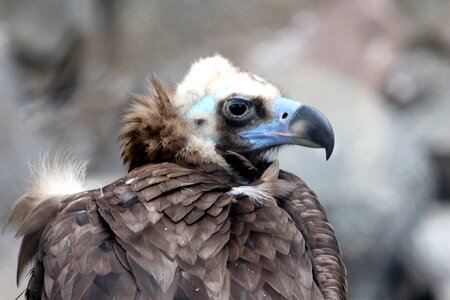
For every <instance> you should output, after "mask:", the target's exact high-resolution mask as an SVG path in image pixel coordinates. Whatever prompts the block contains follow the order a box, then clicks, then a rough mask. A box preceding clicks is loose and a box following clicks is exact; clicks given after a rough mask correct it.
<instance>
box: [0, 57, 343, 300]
mask: <svg viewBox="0 0 450 300" xmlns="http://www.w3.org/2000/svg"><path fill="white" fill-rule="evenodd" d="M131 98H132V99H131V101H130V102H131V103H130V106H129V108H128V109H127V110H126V111H125V112H124V114H123V117H122V123H121V128H120V133H119V138H118V141H119V143H120V146H121V150H122V159H123V163H124V165H125V167H126V168H127V169H128V172H127V174H126V175H125V176H124V177H122V178H120V179H118V180H116V181H114V182H112V183H110V184H108V185H106V186H103V187H101V188H97V189H94V190H84V189H83V178H84V174H85V172H84V171H85V163H83V162H79V161H77V160H76V159H74V158H73V157H72V156H70V155H55V157H54V159H51V160H47V161H45V162H43V163H41V166H40V167H39V168H38V169H37V170H36V171H35V172H34V175H33V179H32V182H31V186H30V187H29V190H28V192H27V193H26V194H24V195H23V196H22V197H20V198H19V199H18V200H17V202H16V203H15V205H14V207H13V209H12V212H11V214H10V216H9V219H8V220H7V222H6V226H8V225H15V226H16V227H17V237H21V238H22V242H21V247H20V252H19V258H18V268H17V280H19V279H20V277H21V275H22V273H23V272H24V271H25V270H27V269H29V270H30V271H29V282H28V285H27V288H26V290H25V296H26V298H27V299H298V300H300V299H339V300H341V299H347V274H346V269H345V266H344V264H343V261H342V258H341V254H340V250H339V246H338V243H337V240H336V236H335V232H334V229H333V227H332V226H331V224H330V223H329V222H328V219H327V217H326V214H325V212H324V209H323V207H322V206H321V204H320V203H319V201H318V198H317V196H316V195H315V193H314V192H313V191H312V190H311V189H309V188H308V186H306V184H305V183H304V182H303V181H302V180H301V179H300V178H299V177H297V176H296V175H294V174H291V173H288V172H286V171H283V170H280V168H279V165H278V162H277V161H276V159H275V157H276V155H275V154H276V150H277V149H279V148H280V147H283V146H285V145H301V146H306V147H314V148H324V149H325V152H326V158H327V159H328V158H329V157H330V155H331V153H332V150H333V146H334V134H333V130H332V127H331V125H330V123H329V121H328V120H327V119H326V118H325V116H324V115H323V114H322V113H320V112H319V111H318V110H316V109H315V108H312V107H310V106H307V105H304V104H301V103H300V102H297V101H294V100H291V99H289V98H287V97H284V96H283V95H282V93H281V92H280V89H279V88H277V87H276V86H275V85H274V84H272V83H270V82H268V81H267V80H265V79H263V78H261V77H259V76H257V75H255V74H252V73H250V72H247V71H244V70H242V69H239V68H237V67H235V66H234V65H232V64H231V63H230V62H229V61H228V60H227V59H225V58H224V57H222V56H220V55H214V56H211V57H207V58H203V59H200V60H198V61H196V62H194V63H193V64H192V66H191V67H190V70H189V71H188V72H187V74H186V76H185V78H184V79H183V80H182V81H181V82H180V83H179V84H177V85H175V86H173V87H167V86H166V85H164V84H163V83H161V81H159V80H158V79H156V78H155V77H154V78H152V79H151V87H150V88H149V91H148V92H147V93H146V94H145V95H141V96H139V95H135V96H132V97H131ZM292 163H295V162H294V161H293V162H292Z"/></svg>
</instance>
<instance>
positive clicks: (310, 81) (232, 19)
mask: <svg viewBox="0 0 450 300" xmlns="http://www.w3.org/2000/svg"><path fill="white" fill-rule="evenodd" d="M216 52H219V53H222V54H223V55H225V56H227V57H229V58H230V59H231V60H232V61H234V62H235V63H236V64H237V65H239V66H242V67H244V68H246V69H249V70H251V71H254V72H255V73H258V74H261V75H263V76H265V77H267V78H269V79H270V80H272V81H273V82H275V83H276V84H278V85H280V86H281V87H283V89H284V90H286V91H287V92H288V94H289V95H290V96H291V97H292V98H295V99H298V100H300V101H302V102H304V103H307V104H311V105H313V106H315V107H317V108H319V109H320V110H321V111H322V112H324V113H325V115H327V116H328V117H329V119H330V121H331V123H332V124H333V126H334V129H335V134H336V139H337V145H336V148H335V153H334V154H333V156H332V158H331V160H330V161H328V162H326V161H325V160H324V153H322V151H315V150H311V149H306V148H292V149H287V150H285V151H283V152H282V153H281V154H280V160H281V163H282V165H283V166H284V167H285V168H286V169H288V170H291V171H294V172H295V173H297V174H298V175H300V176H301V177H302V178H303V179H304V180H305V181H306V182H307V183H308V184H309V185H310V186H311V187H312V188H313V189H314V190H315V191H316V192H317V193H318V195H319V196H320V198H321V200H322V203H323V205H324V206H325V208H326V210H327V212H328V215H329V218H330V219H331V220H332V223H333V224H334V225H335V228H336V232H337V235H338V238H339V241H340V245H341V248H342V251H343V254H344V258H345V262H346V264H347V267H348V271H349V279H350V299H367V300H372V299H373V300H375V299H414V300H429V299H439V300H441V299H450V1H449V0H427V1H422V0H365V1H356V0H316V1H313V0H309V1H308V0H303V1H283V2H281V1H270V0H247V1H239V0H229V1H202V0H189V1H177V0H154V1H145V0H136V1H118V0H67V1H58V0H38V1H36V0H21V1H17V0H2V1H0V158H1V159H0V171H1V172H0V191H1V194H0V195H1V196H0V223H2V222H3V221H4V220H5V218H6V216H7V214H8V212H9V209H10V208H11V206H12V204H13V201H14V199H15V198H17V197H18V196H19V195H20V194H22V193H23V192H24V191H25V189H26V186H27V180H28V179H29V176H30V174H29V170H28V168H29V163H30V162H31V163H33V162H35V161H36V160H38V159H39V157H40V156H41V155H43V154H44V153H46V152H49V153H54V152H55V151H56V150H57V149H59V148H61V147H65V148H67V149H69V150H70V151H71V152H73V153H75V154H76V155H77V156H79V157H82V158H88V159H89V160H90V164H89V178H88V184H89V185H90V186H91V187H100V186H101V185H102V184H106V183H108V181H109V180H112V179H115V178H117V177H119V176H121V175H122V174H124V173H125V170H124V169H123V168H122V166H121V162H120V154H119V149H118V146H117V143H116V137H117V129H118V124H119V116H120V112H121V111H122V110H123V109H124V108H125V107H126V105H127V94H129V93H130V92H134V93H139V92H142V91H144V90H145V88H146V77H147V76H148V75H151V74H152V73H154V74H157V75H158V76H159V77H160V78H161V79H163V80H164V81H166V82H169V83H175V82H177V81H178V80H180V79H181V78H182V77H183V75H184V72H186V70H187V68H188V67H189V64H190V63H191V62H192V61H194V60H195V59H198V58H199V57H202V56H206V55H211V54H214V53H216ZM18 245H19V243H18V241H14V239H13V234H12V233H11V231H9V230H8V231H6V232H5V233H4V234H3V235H1V236H0V254H1V255H0V291H2V294H1V296H0V298H2V299H14V298H15V297H16V296H18V295H19V294H20V292H21V291H22V290H23V289H24V284H23V283H22V284H21V285H20V287H19V288H17V287H16V284H15V267H16V255H17V252H18Z"/></svg>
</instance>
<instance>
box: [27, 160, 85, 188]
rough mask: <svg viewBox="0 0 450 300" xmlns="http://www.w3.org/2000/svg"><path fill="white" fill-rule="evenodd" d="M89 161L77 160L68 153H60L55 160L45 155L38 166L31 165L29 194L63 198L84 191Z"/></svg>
mask: <svg viewBox="0 0 450 300" xmlns="http://www.w3.org/2000/svg"><path fill="white" fill-rule="evenodd" d="M86 166H87V161H84V160H79V159H76V158H75V157H74V156H73V155H71V154H69V153H67V152H66V151H59V152H58V153H56V154H55V156H54V158H53V159H49V155H48V154H45V155H43V156H42V157H41V159H40V161H39V162H38V163H37V164H36V165H34V166H33V165H31V164H30V170H31V173H32V178H31V185H30V188H29V191H28V194H32V195H36V196H47V197H52V196H62V195H70V194H74V193H78V192H81V191H83V190H84V189H83V183H84V178H85V175H86Z"/></svg>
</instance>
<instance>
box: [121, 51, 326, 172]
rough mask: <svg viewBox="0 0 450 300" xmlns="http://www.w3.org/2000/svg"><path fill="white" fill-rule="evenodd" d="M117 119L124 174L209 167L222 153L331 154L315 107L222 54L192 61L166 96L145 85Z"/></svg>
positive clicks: (156, 87)
mask: <svg viewBox="0 0 450 300" xmlns="http://www.w3.org/2000/svg"><path fill="white" fill-rule="evenodd" d="M152 81H153V89H152V90H151V91H150V92H149V93H148V94H147V95H144V96H136V97H134V100H133V102H132V106H131V107H130V109H129V110H128V111H126V112H125V114H124V117H123V120H122V130H121V135H120V141H121V146H122V156H123V160H124V163H125V164H126V165H127V166H128V168H129V169H130V170H131V169H134V168H136V167H138V166H140V165H143V164H146V163H150V162H163V161H172V162H176V163H180V164H188V165H190V164H193V165H197V164H202V163H215V164H219V165H221V166H223V167H226V168H228V167H229V165H228V163H227V160H226V155H227V153H230V152H234V153H238V154H240V155H242V156H244V157H246V158H247V159H249V160H250V161H252V162H253V163H257V160H259V159H263V158H264V157H265V154H266V153H268V152H269V151H270V150H273V149H276V148H278V147H280V146H283V145H301V146H306V147H314V148H324V149H325V152H326V158H327V159H328V158H329V157H330V155H331V153H332V151H333V146H334V135H333V130H332V127H331V125H330V123H329V122H328V120H327V119H326V117H325V116H324V115H323V114H322V113H320V112H319V111H318V110H316V109H315V108H312V107H310V106H307V105H304V104H301V103H300V102H297V101H295V100H292V99H289V98H286V97H284V96H283V95H282V94H281V92H280V90H279V89H278V88H277V87H276V86H274V85H273V84H271V83H269V82H268V81H266V80H265V79H263V78H261V77H259V76H257V75H254V74H252V73H249V72H245V71H243V70H240V69H238V68H237V67H235V66H233V65H232V64H231V63H230V62H229V61H228V60H226V59H225V58H223V57H222V56H219V55H215V56H212V57H208V58H204V59H200V60H199V61H197V62H195V63H194V64H193V65H192V66H191V68H190V70H189V71H188V73H187V75H186V76H185V78H184V79H183V81H181V82H180V83H179V84H178V85H177V87H176V89H175V90H174V91H170V90H169V89H167V88H165V87H164V86H163V85H162V84H161V82H159V81H158V80H156V79H153V80H152Z"/></svg>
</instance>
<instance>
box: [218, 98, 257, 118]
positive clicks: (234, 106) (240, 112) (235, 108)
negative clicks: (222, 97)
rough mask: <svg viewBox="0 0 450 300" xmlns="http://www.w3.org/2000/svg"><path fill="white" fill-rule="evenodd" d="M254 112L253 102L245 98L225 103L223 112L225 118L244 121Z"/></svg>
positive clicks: (232, 99)
mask: <svg viewBox="0 0 450 300" xmlns="http://www.w3.org/2000/svg"><path fill="white" fill-rule="evenodd" d="M251 110H252V102H251V101H249V100H247V99H243V98H231V99H229V100H227V101H226V102H225V105H224V107H223V111H224V113H225V116H227V117H228V118H229V119H231V120H236V121H239V120H243V119H245V118H246V117H248V116H249V115H250V113H251Z"/></svg>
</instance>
